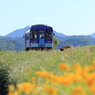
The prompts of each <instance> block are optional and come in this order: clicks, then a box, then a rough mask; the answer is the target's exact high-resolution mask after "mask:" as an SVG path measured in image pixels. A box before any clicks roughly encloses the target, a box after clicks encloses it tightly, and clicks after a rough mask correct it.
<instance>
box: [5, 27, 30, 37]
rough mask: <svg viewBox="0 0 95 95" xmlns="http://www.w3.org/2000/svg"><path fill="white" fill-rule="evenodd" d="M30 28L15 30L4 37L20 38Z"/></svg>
mask: <svg viewBox="0 0 95 95" xmlns="http://www.w3.org/2000/svg"><path fill="white" fill-rule="evenodd" d="M29 28H30V26H26V27H25V28H22V29H17V30H15V31H13V32H11V33H9V34H7V35H5V36H6V37H22V36H23V35H24V33H25V30H27V29H29Z"/></svg>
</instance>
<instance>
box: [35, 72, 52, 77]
mask: <svg viewBox="0 0 95 95" xmlns="http://www.w3.org/2000/svg"><path fill="white" fill-rule="evenodd" d="M36 75H37V76H41V77H43V78H51V77H52V76H53V74H52V73H50V72H47V71H38V72H36Z"/></svg>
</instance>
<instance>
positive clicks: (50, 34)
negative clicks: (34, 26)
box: [46, 29, 52, 39]
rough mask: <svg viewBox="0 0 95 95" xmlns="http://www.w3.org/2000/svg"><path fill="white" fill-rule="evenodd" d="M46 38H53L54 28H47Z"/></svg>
mask: <svg viewBox="0 0 95 95" xmlns="http://www.w3.org/2000/svg"><path fill="white" fill-rule="evenodd" d="M46 38H47V39H51V38H52V30H50V29H48V30H46Z"/></svg>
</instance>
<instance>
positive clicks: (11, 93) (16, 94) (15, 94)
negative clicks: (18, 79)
mask: <svg viewBox="0 0 95 95" xmlns="http://www.w3.org/2000/svg"><path fill="white" fill-rule="evenodd" d="M8 95H18V93H17V91H14V92H11V91H10V92H9V93H8Z"/></svg>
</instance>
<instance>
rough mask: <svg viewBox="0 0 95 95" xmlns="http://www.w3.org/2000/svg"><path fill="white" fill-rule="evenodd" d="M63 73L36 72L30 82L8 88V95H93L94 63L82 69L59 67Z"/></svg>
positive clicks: (76, 66) (94, 83)
mask: <svg viewBox="0 0 95 95" xmlns="http://www.w3.org/2000/svg"><path fill="white" fill-rule="evenodd" d="M59 67H60V70H62V71H63V72H64V73H63V74H62V75H56V74H53V73H52V72H47V71H38V72H36V73H35V74H36V77H32V78H31V82H24V83H19V84H16V86H14V85H10V86H9V94H8V95H20V94H21V93H25V94H28V95H29V94H30V95H34V94H35V95H94V94H95V61H94V62H92V64H91V65H86V66H84V67H82V66H81V65H80V63H75V64H74V65H73V66H69V65H68V64H67V63H61V64H60V65H59Z"/></svg>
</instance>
